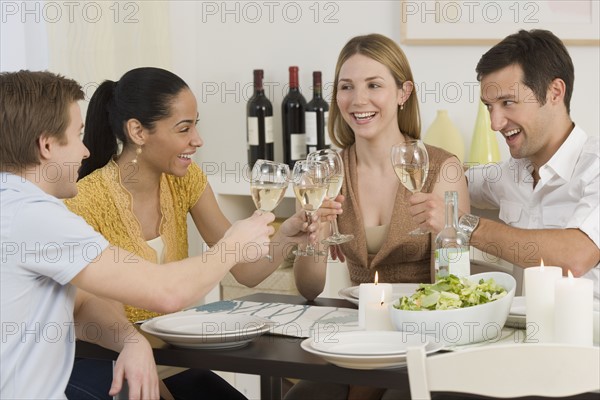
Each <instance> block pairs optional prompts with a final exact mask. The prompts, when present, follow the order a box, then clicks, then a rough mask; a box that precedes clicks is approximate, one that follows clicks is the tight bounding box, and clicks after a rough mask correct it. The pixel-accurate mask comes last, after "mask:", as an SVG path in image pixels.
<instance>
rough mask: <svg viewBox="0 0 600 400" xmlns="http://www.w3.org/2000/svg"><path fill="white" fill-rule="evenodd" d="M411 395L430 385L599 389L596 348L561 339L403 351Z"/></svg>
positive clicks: (486, 389)
mask: <svg viewBox="0 0 600 400" xmlns="http://www.w3.org/2000/svg"><path fill="white" fill-rule="evenodd" d="M407 364H408V379H409V382H410V393H411V396H412V398H413V399H426V400H428V399H431V393H430V392H432V391H441V392H460V393H469V394H476V395H482V396H491V397H500V398H506V397H519V396H547V397H564V396H571V395H576V394H580V393H586V392H594V391H598V390H600V348H598V347H582V346H572V345H561V344H522V343H521V344H511V345H497V346H482V347H475V348H471V349H465V350H459V351H455V352H450V353H445V354H440V355H432V356H429V357H427V356H426V355H425V350H424V348H423V347H412V348H409V349H408V351H407Z"/></svg>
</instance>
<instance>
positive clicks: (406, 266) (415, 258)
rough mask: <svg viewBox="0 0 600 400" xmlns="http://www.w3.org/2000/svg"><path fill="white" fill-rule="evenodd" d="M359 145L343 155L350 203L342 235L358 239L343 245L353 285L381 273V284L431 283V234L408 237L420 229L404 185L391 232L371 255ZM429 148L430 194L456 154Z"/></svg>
mask: <svg viewBox="0 0 600 400" xmlns="http://www.w3.org/2000/svg"><path fill="white" fill-rule="evenodd" d="M355 146H356V145H354V144H353V145H352V146H350V147H349V148H347V149H345V150H344V151H342V153H341V155H342V159H343V161H344V170H345V171H344V172H345V176H344V184H343V186H342V194H343V195H344V196H345V197H346V201H345V202H344V205H343V207H344V213H343V214H341V215H338V225H339V228H340V232H342V233H352V234H354V240H351V241H349V242H347V243H344V244H342V245H341V247H342V251H343V252H344V255H345V256H346V264H347V265H348V270H349V272H350V279H351V280H352V283H353V284H359V283H368V282H373V279H374V278H375V271H377V272H378V275H379V281H380V282H415V283H416V282H430V281H431V273H430V259H431V251H432V250H431V234H429V235H421V236H409V235H408V232H410V231H411V230H413V229H415V228H416V226H415V225H414V224H413V222H412V218H411V216H410V214H409V212H408V198H409V197H410V196H411V192H409V191H408V190H407V189H406V188H405V187H404V186H402V185H398V191H397V192H396V200H395V202H394V210H393V212H392V218H391V221H390V225H389V229H388V233H387V235H386V237H385V238H384V240H383V243H382V244H381V248H380V249H379V251H377V252H376V253H375V254H369V252H368V250H367V239H366V233H365V226H364V224H363V219H362V215H361V214H360V207H359V204H360V199H359V198H358V192H357V188H358V186H357V176H356V148H355ZM426 147H427V152H428V153H429V164H430V165H429V175H428V176H427V180H426V181H425V185H424V187H423V190H422V191H423V192H426V193H430V192H431V191H432V190H433V187H434V184H435V182H436V181H437V178H438V175H439V171H440V168H441V165H442V164H443V163H444V161H446V160H447V159H448V158H450V157H452V154H450V153H448V152H447V151H445V150H442V149H440V148H437V147H433V146H429V145H426Z"/></svg>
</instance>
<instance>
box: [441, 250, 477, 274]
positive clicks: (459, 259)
mask: <svg viewBox="0 0 600 400" xmlns="http://www.w3.org/2000/svg"><path fill="white" fill-rule="evenodd" d="M435 274H436V275H437V276H441V277H444V276H448V275H449V274H452V275H456V276H458V277H463V276H469V275H471V262H470V260H469V248H468V247H467V248H461V247H459V248H456V247H449V248H447V247H444V248H441V249H436V250H435Z"/></svg>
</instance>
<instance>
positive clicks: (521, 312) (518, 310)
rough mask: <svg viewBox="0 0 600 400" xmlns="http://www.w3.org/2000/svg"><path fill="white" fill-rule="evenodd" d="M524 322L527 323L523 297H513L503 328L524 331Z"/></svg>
mask: <svg viewBox="0 0 600 400" xmlns="http://www.w3.org/2000/svg"><path fill="white" fill-rule="evenodd" d="M526 322H527V321H526V320H525V297H524V296H515V297H513V301H512V304H511V306H510V311H509V312H508V317H506V322H505V323H504V326H508V327H510V328H517V329H525V326H526Z"/></svg>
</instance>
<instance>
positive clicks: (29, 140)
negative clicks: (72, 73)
mask: <svg viewBox="0 0 600 400" xmlns="http://www.w3.org/2000/svg"><path fill="white" fill-rule="evenodd" d="M83 96H84V93H83V91H82V90H81V86H79V84H78V83H77V82H75V81H74V80H72V79H67V78H65V77H63V76H61V75H57V74H54V73H52V72H47V71H44V72H42V71H24V70H23V71H19V72H2V73H0V170H1V171H3V172H5V171H6V172H18V171H21V170H23V169H24V168H25V167H28V166H31V165H38V164H39V163H40V154H39V150H38V145H37V142H38V139H39V138H40V137H41V136H42V135H48V136H53V137H56V138H58V140H59V143H65V142H66V138H65V131H66V130H67V127H68V126H69V123H70V122H71V121H70V118H69V107H70V105H71V104H72V103H74V102H76V101H79V100H83Z"/></svg>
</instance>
